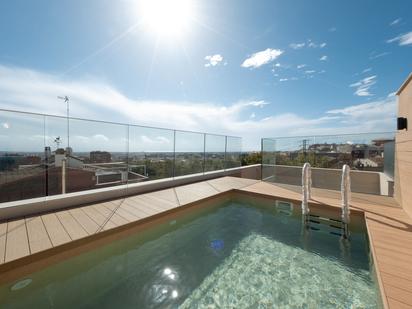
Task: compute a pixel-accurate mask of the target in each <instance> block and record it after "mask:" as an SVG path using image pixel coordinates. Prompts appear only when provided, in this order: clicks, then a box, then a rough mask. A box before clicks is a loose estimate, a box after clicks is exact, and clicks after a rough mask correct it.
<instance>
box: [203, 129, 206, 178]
mask: <svg viewBox="0 0 412 309" xmlns="http://www.w3.org/2000/svg"><path fill="white" fill-rule="evenodd" d="M205 171H206V133H203V174H204V173H205Z"/></svg>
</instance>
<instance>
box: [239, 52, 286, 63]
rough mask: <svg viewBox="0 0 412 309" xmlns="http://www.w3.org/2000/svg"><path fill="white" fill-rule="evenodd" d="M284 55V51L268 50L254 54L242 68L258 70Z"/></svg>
mask: <svg viewBox="0 0 412 309" xmlns="http://www.w3.org/2000/svg"><path fill="white" fill-rule="evenodd" d="M282 54H283V50H280V49H272V48H268V49H265V50H263V51H260V52H257V53H254V54H253V55H251V56H250V57H249V58H247V59H246V60H245V61H243V63H242V65H241V66H242V67H244V68H258V67H260V66H262V65H264V64H267V63H269V62H271V61H273V60H275V59H276V58H278V57H279V56H280V55H282Z"/></svg>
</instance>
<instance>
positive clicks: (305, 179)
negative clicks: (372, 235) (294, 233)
mask: <svg viewBox="0 0 412 309" xmlns="http://www.w3.org/2000/svg"><path fill="white" fill-rule="evenodd" d="M311 189H312V171H311V166H310V164H309V163H305V164H304V165H303V168H302V221H303V222H302V225H303V227H304V228H305V230H307V229H311V230H320V229H319V228H316V227H314V226H311V223H314V224H321V223H322V224H324V225H327V226H329V227H330V228H332V231H331V232H330V233H332V234H335V235H339V236H341V237H342V238H343V239H349V222H350V209H349V204H350V197H351V190H350V167H349V166H348V165H346V164H345V165H344V166H343V168H342V180H341V206H342V214H341V220H336V219H330V218H324V217H321V216H318V215H315V214H311V213H310V209H309V200H310V199H311V194H312V190H311ZM339 225H340V227H339ZM337 230H340V231H339V232H338V231H337Z"/></svg>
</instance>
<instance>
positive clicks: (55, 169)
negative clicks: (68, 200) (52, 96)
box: [45, 116, 68, 196]
mask: <svg viewBox="0 0 412 309" xmlns="http://www.w3.org/2000/svg"><path fill="white" fill-rule="evenodd" d="M45 119H46V134H45V154H46V156H45V161H46V162H47V169H46V177H47V186H46V191H47V194H46V195H48V196H49V195H57V194H62V192H63V174H62V171H63V169H62V161H61V160H62V159H63V158H64V157H65V151H66V148H67V143H68V136H67V118H64V117H54V116H46V118H45Z"/></svg>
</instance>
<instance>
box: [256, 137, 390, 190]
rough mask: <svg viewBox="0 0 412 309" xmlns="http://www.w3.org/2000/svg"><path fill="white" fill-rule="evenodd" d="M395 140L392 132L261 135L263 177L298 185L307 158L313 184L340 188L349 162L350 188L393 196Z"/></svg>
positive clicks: (272, 180)
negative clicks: (277, 136)
mask: <svg viewBox="0 0 412 309" xmlns="http://www.w3.org/2000/svg"><path fill="white" fill-rule="evenodd" d="M394 143H395V133H394V132H384V133H362V134H348V135H320V136H301V137H280V138H263V139H262V180H264V181H267V182H273V183H278V184H285V185H292V186H300V185H301V176H302V170H301V168H302V166H303V164H304V163H305V162H309V163H310V164H311V166H312V186H313V187H317V188H322V189H330V190H340V181H341V169H342V167H343V165H344V164H348V165H349V166H350V167H351V189H352V191H353V192H359V193H368V194H379V195H389V196H392V195H393V181H394V180H393V175H394V154H395V147H394V145H395V144H394Z"/></svg>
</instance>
